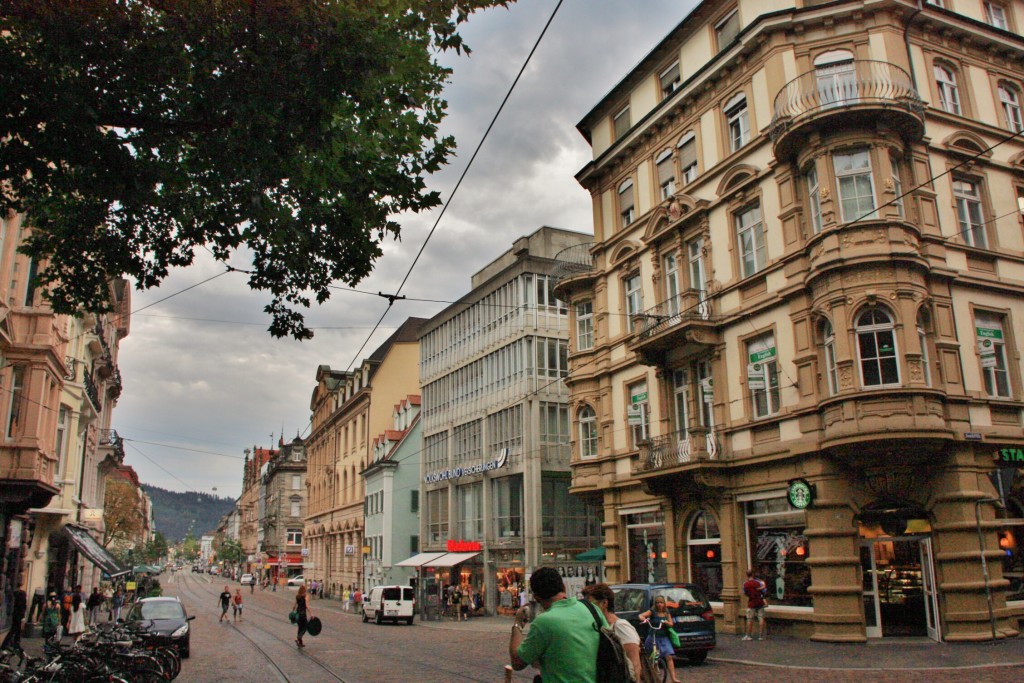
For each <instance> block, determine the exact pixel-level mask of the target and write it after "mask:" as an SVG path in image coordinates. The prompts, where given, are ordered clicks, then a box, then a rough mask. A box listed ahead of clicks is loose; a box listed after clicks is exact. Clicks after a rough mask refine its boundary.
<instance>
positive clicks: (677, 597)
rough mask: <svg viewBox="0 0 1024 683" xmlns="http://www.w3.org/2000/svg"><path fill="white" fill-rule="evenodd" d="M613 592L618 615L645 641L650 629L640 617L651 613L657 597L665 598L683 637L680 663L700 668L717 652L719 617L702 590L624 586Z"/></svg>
mask: <svg viewBox="0 0 1024 683" xmlns="http://www.w3.org/2000/svg"><path fill="white" fill-rule="evenodd" d="M611 589H612V591H613V592H614V593H615V614H616V615H617V616H619V617H620V618H622V619H626V620H627V621H629V623H631V624H633V626H634V627H635V628H636V630H637V632H638V633H639V634H640V639H641V640H645V639H646V638H647V631H648V626H647V624H641V623H640V614H641V613H643V612H646V611H647V610H649V609H651V606H652V605H653V604H654V598H655V597H656V596H659V595H664V596H665V601H666V602H667V603H668V610H669V613H671V614H672V621H673V622H674V624H675V631H676V633H677V634H678V635H679V647H677V648H675V651H676V659H686V660H688V661H689V662H690V663H691V664H700V663H701V662H703V661H704V660H705V659H707V656H708V652H710V651H711V650H713V649H714V648H715V644H716V638H715V613H714V612H713V611H712V609H711V603H710V602H708V599H707V597H706V596H705V595H704V591H703V590H701V588H700V586H697V585H696V584H692V583H624V584H619V585H615V586H612V587H611Z"/></svg>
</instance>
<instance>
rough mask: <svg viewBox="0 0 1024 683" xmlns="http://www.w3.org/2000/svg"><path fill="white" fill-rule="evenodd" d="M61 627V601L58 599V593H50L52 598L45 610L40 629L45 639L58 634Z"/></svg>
mask: <svg viewBox="0 0 1024 683" xmlns="http://www.w3.org/2000/svg"><path fill="white" fill-rule="evenodd" d="M60 628H61V626H60V603H59V602H58V601H57V594H56V593H50V599H49V600H48V601H47V603H46V608H45V609H44V610H43V616H42V621H41V622H40V625H39V630H40V632H41V633H42V635H43V639H44V640H49V639H50V638H53V637H54V636H56V635H57V632H58V631H60Z"/></svg>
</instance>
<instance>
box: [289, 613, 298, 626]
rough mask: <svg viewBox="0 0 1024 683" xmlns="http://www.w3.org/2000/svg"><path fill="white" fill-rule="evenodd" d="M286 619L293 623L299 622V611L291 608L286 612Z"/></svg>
mask: <svg viewBox="0 0 1024 683" xmlns="http://www.w3.org/2000/svg"><path fill="white" fill-rule="evenodd" d="M288 621H290V622H292V623H293V624H297V623H299V613H298V612H296V611H295V610H292V611H291V612H289V613H288Z"/></svg>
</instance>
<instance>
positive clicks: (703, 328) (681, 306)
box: [630, 289, 721, 365]
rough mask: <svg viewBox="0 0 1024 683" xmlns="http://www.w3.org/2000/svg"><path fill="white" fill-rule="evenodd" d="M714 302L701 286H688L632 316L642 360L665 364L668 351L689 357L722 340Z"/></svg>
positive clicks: (634, 340)
mask: <svg viewBox="0 0 1024 683" xmlns="http://www.w3.org/2000/svg"><path fill="white" fill-rule="evenodd" d="M720 336H721V335H720V334H719V333H718V321H717V319H716V316H715V313H714V304H713V300H712V299H711V297H709V296H708V293H707V292H706V291H705V290H702V289H689V290H687V291H685V292H683V293H682V294H679V295H677V296H674V297H672V298H671V299H668V300H666V301H662V302H661V303H660V304H658V305H656V306H654V307H652V308H649V309H647V310H646V311H644V312H643V313H641V314H639V315H637V316H635V317H634V319H633V340H632V341H631V342H630V344H631V346H632V347H633V349H634V351H636V352H637V354H639V355H640V360H641V362H644V363H647V364H648V365H661V364H664V361H665V354H667V353H673V354H676V355H678V356H683V357H685V356H690V355H693V354H695V353H699V352H701V351H704V350H707V349H708V348H709V347H710V346H714V345H715V344H717V343H718V342H719V341H720Z"/></svg>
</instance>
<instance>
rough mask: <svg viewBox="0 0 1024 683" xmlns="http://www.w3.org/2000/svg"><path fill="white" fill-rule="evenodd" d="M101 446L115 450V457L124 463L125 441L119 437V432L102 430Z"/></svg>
mask: <svg viewBox="0 0 1024 683" xmlns="http://www.w3.org/2000/svg"><path fill="white" fill-rule="evenodd" d="M99 445H100V446H106V447H109V448H110V449H111V450H113V452H114V455H115V456H117V458H118V460H119V461H122V462H123V461H124V439H122V438H121V437H120V436H119V435H118V433H117V431H115V430H113V429H101V430H100V439H99Z"/></svg>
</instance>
